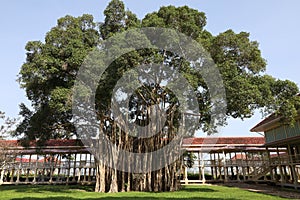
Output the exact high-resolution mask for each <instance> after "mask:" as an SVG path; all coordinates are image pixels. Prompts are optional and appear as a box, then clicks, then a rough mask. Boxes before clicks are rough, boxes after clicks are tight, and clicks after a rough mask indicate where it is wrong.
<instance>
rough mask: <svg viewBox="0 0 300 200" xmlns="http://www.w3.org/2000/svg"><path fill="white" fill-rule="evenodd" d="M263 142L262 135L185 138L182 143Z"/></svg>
mask: <svg viewBox="0 0 300 200" xmlns="http://www.w3.org/2000/svg"><path fill="white" fill-rule="evenodd" d="M264 143H265V138H264V137H211V138H210V137H203V138H202V137H201V138H187V139H184V140H183V144H191V145H198V144H199V145H200V144H229V145H230V144H246V145H247V144H261V145H263V144H264Z"/></svg>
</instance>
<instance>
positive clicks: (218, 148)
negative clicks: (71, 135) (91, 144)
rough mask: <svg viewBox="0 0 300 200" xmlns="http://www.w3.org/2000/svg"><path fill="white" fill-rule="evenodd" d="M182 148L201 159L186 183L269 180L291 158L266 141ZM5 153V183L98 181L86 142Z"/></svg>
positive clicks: (222, 140)
mask: <svg viewBox="0 0 300 200" xmlns="http://www.w3.org/2000/svg"><path fill="white" fill-rule="evenodd" d="M182 148H184V149H186V150H187V151H189V152H191V153H193V154H194V155H195V157H196V159H195V160H194V166H193V168H194V169H196V170H197V174H199V177H198V178H197V180H195V179H194V180H189V179H188V174H187V171H188V170H187V168H184V169H183V170H182V175H183V178H182V180H181V182H182V183H184V184H189V183H206V182H220V181H222V182H223V181H224V182H225V181H266V180H268V179H270V173H269V169H270V168H269V166H270V163H271V161H272V162H273V161H274V162H275V161H276V162H278V161H277V160H278V159H279V157H278V155H279V156H280V159H281V158H282V157H284V156H286V151H285V150H286V149H285V148H282V147H278V148H271V147H270V148H268V152H267V149H266V146H265V140H264V137H205V138H188V139H185V140H184V141H183V145H182ZM0 152H1V156H0V161H1V159H2V161H1V162H0V163H1V165H0V184H71V183H73V184H74V183H80V184H92V183H94V182H95V174H96V173H95V162H94V157H93V155H91V154H90V153H89V151H88V149H87V148H86V147H85V146H84V145H83V144H82V143H81V141H80V140H49V141H48V142H47V143H46V145H45V146H44V147H43V148H36V145H35V144H34V143H32V144H31V145H30V146H29V147H27V148H24V147H23V146H22V145H21V144H20V142H19V141H16V140H9V141H7V140H2V141H1V140H0ZM274 155H275V156H274ZM3 156H4V157H3ZM276 159H277V160H276ZM3 160H6V161H5V162H3ZM282 170H284V169H283V168H282ZM287 170H288V169H287ZM279 173H280V172H279ZM179 175H180V174H179ZM275 175H276V172H274V175H273V176H272V178H274V179H275Z"/></svg>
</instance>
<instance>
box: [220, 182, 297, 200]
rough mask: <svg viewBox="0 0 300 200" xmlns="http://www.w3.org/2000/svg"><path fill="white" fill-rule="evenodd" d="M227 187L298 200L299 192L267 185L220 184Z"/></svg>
mask: <svg viewBox="0 0 300 200" xmlns="http://www.w3.org/2000/svg"><path fill="white" fill-rule="evenodd" d="M220 185H223V186H229V187H238V188H241V189H244V190H248V191H252V192H259V193H264V194H270V195H274V196H280V197H283V198H288V199H299V200H300V192H299V191H296V190H294V189H288V188H282V187H280V186H271V185H267V184H248V183H224V184H220Z"/></svg>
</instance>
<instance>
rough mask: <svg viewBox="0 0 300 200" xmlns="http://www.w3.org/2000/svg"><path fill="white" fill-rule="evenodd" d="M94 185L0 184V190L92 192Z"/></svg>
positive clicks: (20, 191) (21, 191) (19, 191)
mask: <svg viewBox="0 0 300 200" xmlns="http://www.w3.org/2000/svg"><path fill="white" fill-rule="evenodd" d="M94 187H95V186H90V185H80V186H79V185H2V186H1V187H0V192H1V191H9V190H11V191H13V192H18V193H45V192H63V193H72V192H73V191H74V190H77V191H85V192H92V191H94Z"/></svg>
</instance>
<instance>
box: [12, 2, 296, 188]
mask: <svg viewBox="0 0 300 200" xmlns="http://www.w3.org/2000/svg"><path fill="white" fill-rule="evenodd" d="M104 15H105V19H104V22H102V23H99V22H95V21H94V19H93V16H91V15H83V16H80V17H72V16H68V15H67V16H65V17H63V18H60V19H58V21H57V25H56V26H55V27H53V28H52V29H51V30H50V31H49V32H48V33H47V34H46V37H45V41H29V42H28V43H27V45H26V47H25V49H26V51H27V53H26V55H27V57H26V62H25V63H24V64H23V65H22V67H21V70H20V73H19V79H18V80H19V82H20V85H21V87H22V88H24V89H25V90H26V94H27V97H28V99H29V100H30V101H31V102H32V109H29V108H27V107H26V106H25V105H24V104H22V105H21V106H20V108H21V111H20V114H21V116H22V117H23V121H22V122H21V123H20V124H19V125H18V128H17V131H16V133H15V136H20V135H23V139H24V140H36V139H39V141H45V140H48V139H50V138H53V139H57V138H70V137H72V136H73V135H76V129H75V127H74V124H73V122H74V121H72V120H73V118H72V117H73V116H72V96H73V94H72V88H73V86H74V82H75V79H76V75H77V73H78V70H79V68H80V67H81V65H82V64H83V62H84V59H85V58H86V56H87V55H88V54H89V52H91V51H92V50H93V49H94V48H95V47H98V46H101V44H103V41H104V40H107V39H108V38H111V37H113V36H115V35H117V34H118V33H122V32H124V31H126V30H130V29H133V28H141V27H161V28H171V29H174V30H176V31H178V32H181V33H183V34H185V35H187V36H189V37H190V38H192V39H193V40H195V41H197V42H199V43H200V44H201V45H202V46H203V47H204V49H205V50H206V51H207V52H208V53H209V54H210V56H211V58H212V59H213V61H214V63H215V64H216V66H217V67H218V70H219V71H220V74H221V77H222V79H223V83H224V87H225V92H226V102H227V110H226V116H225V119H224V120H226V118H228V117H233V118H241V119H244V118H249V117H251V116H253V114H254V111H255V110H257V109H261V110H263V111H264V112H266V113H270V112H274V111H277V112H279V114H281V115H283V116H285V117H286V120H287V121H290V122H291V121H293V118H294V117H295V116H296V114H297V110H299V108H300V101H299V97H297V96H296V94H297V93H298V92H299V90H298V87H297V85H296V84H295V83H293V82H291V81H289V80H278V79H276V78H274V77H272V76H269V75H267V74H265V69H266V66H267V63H266V60H265V59H264V58H262V56H261V51H260V49H259V44H258V42H256V41H251V40H250V38H249V33H247V32H240V33H235V32H234V31H232V30H227V31H225V32H223V33H219V34H218V35H213V34H211V33H210V32H209V31H208V30H206V29H205V25H206V16H205V13H203V12H200V11H198V10H195V9H192V8H189V7H187V6H182V7H174V6H166V7H161V8H160V9H159V10H158V11H157V12H152V13H149V14H147V15H146V16H145V17H144V18H143V19H141V20H140V19H138V18H137V17H136V15H135V14H134V13H132V12H131V11H129V10H126V9H125V5H124V4H123V2H122V1H119V0H112V1H111V2H110V3H109V4H108V6H107V8H106V9H105V11H104ZM169 37H170V40H171V39H172V38H171V37H172V36H169ZM140 40H142V39H141V38H138V37H137V40H136V42H137V43H138V42H139V41H140ZM145 40H149V42H153V43H155V42H160V41H151V40H150V39H149V38H146V39H145ZM122 45H123V46H125V42H124V44H122V43H120V44H118V45H117V46H116V51H122V47H123V46H122ZM151 63H152V64H153V63H165V64H166V63H167V65H168V66H169V67H170V69H178V70H179V72H180V73H182V74H183V76H184V77H185V78H186V79H187V80H188V81H189V83H190V85H192V86H193V88H194V92H195V94H196V96H197V100H198V104H199V112H200V119H199V127H198V128H202V129H203V130H204V131H205V132H206V131H208V130H209V128H210V127H209V126H208V124H209V123H210V120H211V117H210V115H211V112H210V108H211V107H212V102H211V101H210V91H209V88H208V86H207V84H206V83H205V80H204V77H202V76H201V73H199V72H197V71H195V70H193V69H192V68H191V67H190V63H188V62H187V60H185V59H184V58H181V57H179V56H178V55H174V54H172V53H170V52H165V51H164V49H140V50H135V51H132V52H130V53H126V54H124V55H122V56H121V57H119V58H117V59H115V60H114V62H113V63H111V64H110V66H109V68H108V69H107V70H106V71H105V74H104V77H103V78H102V79H101V80H100V82H99V86H98V89H97V94H96V101H95V104H96V108H97V115H98V116H97V117H98V119H99V120H100V124H101V125H100V127H101V129H103V130H104V131H105V132H106V133H107V135H108V137H109V139H110V140H113V141H115V144H116V145H119V147H120V148H125V149H126V148H128V149H129V150H131V151H141V152H143V151H153V150H155V149H157V148H160V147H162V146H163V145H165V144H166V143H164V142H161V141H160V140H158V139H159V138H160V137H163V133H161V135H159V136H158V137H157V138H154V139H153V140H152V141H144V140H138V141H135V140H134V137H131V136H129V135H127V134H126V133H125V132H122V130H120V128H118V127H116V126H114V120H115V117H114V116H112V115H110V113H109V112H110V107H109V106H110V103H111V98H112V92H113V88H114V87H115V85H116V84H117V82H118V80H119V79H120V78H121V77H122V76H123V75H124V74H125V73H126V72H127V71H128V70H130V69H134V68H135V67H137V66H140V65H142V64H148V65H149V66H151ZM128 84H130V83H128ZM132 84H134V83H132ZM162 99H163V100H162ZM162 101H163V102H164V105H165V106H168V110H167V112H168V117H169V118H168V119H167V121H168V123H167V125H166V126H167V127H168V131H169V132H168V133H167V134H168V138H172V137H174V135H175V134H176V129H177V128H178V126H179V124H178V123H177V121H176V120H179V119H180V113H179V112H178V111H176V105H177V104H178V99H176V96H175V95H174V94H173V93H172V91H169V90H167V89H163V88H162V87H160V86H155V85H151V84H150V85H147V84H146V85H144V86H143V87H140V88H138V89H137V90H136V91H135V94H133V95H132V97H131V101H130V106H129V107H130V110H131V118H132V119H134V120H135V122H136V123H137V124H139V125H141V126H143V125H145V124H147V123H149V116H147V113H148V114H149V113H151V111H150V110H149V108H150V107H151V106H153V105H155V104H157V103H158V102H162ZM172 106H173V107H172ZM145 113H146V114H145ZM141 119H142V120H141ZM147 120H148V121H147ZM117 132H120V133H121V135H123V136H122V137H119V138H118V134H117ZM129 143H130V144H132V145H133V146H132V145H131V146H130V145H129V146H128V144H129ZM134 145H136V147H143V148H144V149H143V148H134V147H135V146H134ZM178 166H179V165H178ZM178 166H169V168H165V169H164V170H165V171H162V170H160V171H159V172H157V173H160V174H161V175H163V176H165V177H166V178H165V179H164V180H165V181H166V180H171V179H172V178H176V176H175V173H176V170H177V169H178ZM102 168H103V166H102ZM103 169H104V168H103ZM171 169H172V170H173V171H172V173H174V174H173V175H170V174H168V173H167V171H168V170H171ZM172 173H171V174H172ZM99 176H100V177H102V179H101V180H104V179H105V178H107V179H109V180H110V181H108V182H107V183H108V184H111V187H106V186H105V185H103V184H104V183H103V181H102V182H101V183H100V181H99V184H98V191H106V190H110V191H118V190H119V191H121V190H125V188H124V186H119V188H118V187H117V185H118V183H117V182H115V180H116V179H117V178H116V177H119V176H120V177H121V178H122V180H123V182H126V181H125V177H127V178H126V179H127V181H128V180H129V179H130V177H131V178H132V179H133V177H132V176H129V175H128V174H126V175H124V174H120V173H119V172H116V171H113V170H111V171H110V172H106V173H104V175H103V174H102V175H101V174H100V175H99ZM114 177H115V179H114ZM145 177H147V180H148V179H149V180H152V179H153V184H150V185H151V187H152V188H143V187H142V186H141V185H142V178H140V179H134V180H135V182H134V185H133V186H132V185H131V186H128V187H127V190H129V189H133V190H174V188H176V185H175V183H174V182H173V181H169V182H168V183H166V184H161V185H159V184H158V182H159V181H161V180H159V179H155V176H154V174H151V173H150V174H149V173H148V174H146V175H145ZM145 177H144V178H145ZM151 177H152V178H151ZM99 180H100V179H99ZM129 182H130V181H129ZM101 184H102V185H101ZM144 187H146V186H144ZM107 188H109V189H107ZM116 188H117V189H116Z"/></svg>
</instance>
